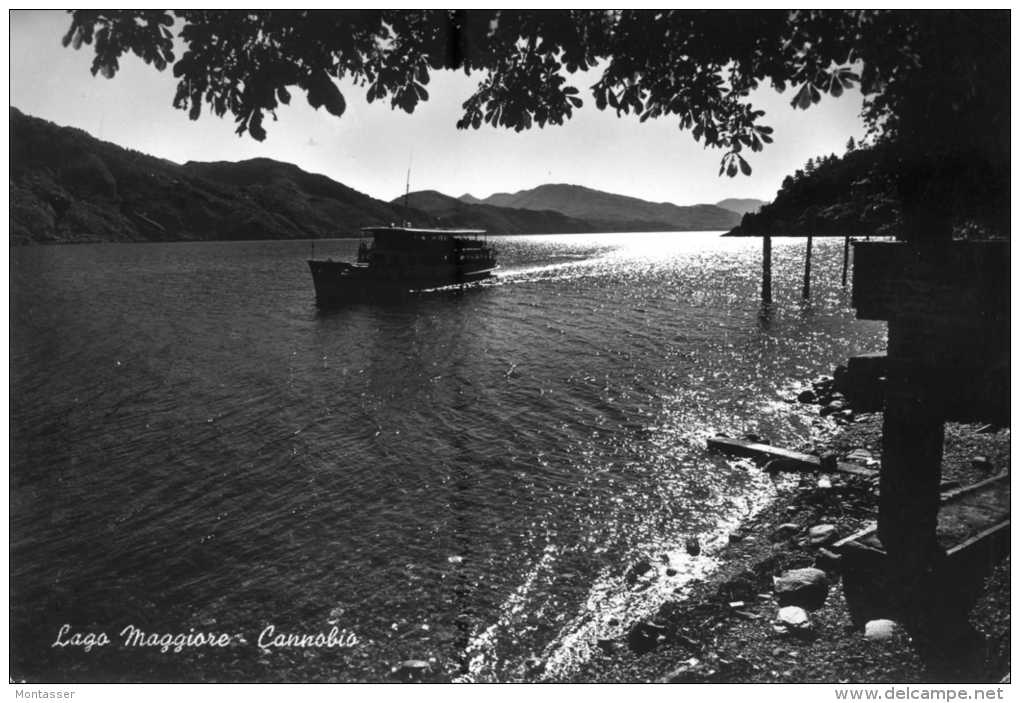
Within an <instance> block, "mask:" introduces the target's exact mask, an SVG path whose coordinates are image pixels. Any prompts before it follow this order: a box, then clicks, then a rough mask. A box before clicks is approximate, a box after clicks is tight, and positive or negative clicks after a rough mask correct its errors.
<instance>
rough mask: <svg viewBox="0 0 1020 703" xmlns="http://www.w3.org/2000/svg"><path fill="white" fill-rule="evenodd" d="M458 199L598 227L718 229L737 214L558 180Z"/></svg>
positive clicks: (728, 224)
mask: <svg viewBox="0 0 1020 703" xmlns="http://www.w3.org/2000/svg"><path fill="white" fill-rule="evenodd" d="M460 200H461V201H462V202H465V203H468V204H473V205H478V204H485V205H494V206H496V207H502V208H517V209H525V210H553V211H556V212H561V213H563V214H564V215H567V216H569V217H574V218H577V219H581V220H585V221H587V222H590V223H592V225H594V226H595V227H596V228H597V229H598V230H617V231H637V230H642V229H643V230H681V231H698V230H718V229H729V228H731V227H733V226H734V225H736V224H737V223H738V222H739V221H740V215H739V214H738V213H736V212H734V211H732V210H726V209H724V208H721V207H718V206H716V205H688V206H680V205H674V204H673V203H653V202H650V201H647V200H641V199H640V198H632V197H628V196H625V195H616V194H615V193H606V192H603V191H600V190H594V189H592V188H585V187H583V186H575V185H567V184H562V183H557V184H546V185H541V186H538V187H537V188H532V189H530V190H522V191H518V192H516V193H495V194H493V195H490V196H489V197H488V198H483V199H478V198H475V197H473V196H471V195H464V196H461V198H460Z"/></svg>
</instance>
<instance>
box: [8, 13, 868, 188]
mask: <svg viewBox="0 0 1020 703" xmlns="http://www.w3.org/2000/svg"><path fill="white" fill-rule="evenodd" d="M69 25H70V18H69V17H68V16H67V15H66V14H65V13H64V12H62V11H52V10H14V11H12V12H11V13H10V27H11V44H10V73H11V83H10V85H11V104H12V105H13V106H14V107H17V108H18V109H19V110H21V111H22V112H24V113H26V114H29V115H33V116H36V117H41V118H43V119H46V120H50V121H52V122H55V123H56V124H59V125H67V126H73V127H78V128H80V129H83V130H85V131H86V132H89V133H90V134H92V135H93V136H96V137H98V138H100V139H103V140H106V141H110V142H114V143H116V144H118V145H120V146H123V147H128V148H132V149H136V150H138V151H141V152H144V153H147V154H152V155H154V156H158V157H161V158H164V159H169V160H171V161H175V162H177V163H185V162H187V161H240V160H243V159H249V158H255V157H267V158H271V159H276V160H278V161H285V162H289V163H293V164H297V165H298V166H300V167H301V168H302V169H304V170H306V171H309V172H313V173H321V174H324V175H326V176H329V177H330V178H332V179H334V180H336V181H340V182H341V183H344V184H345V185H348V186H350V187H351V188H354V189H356V190H359V191H361V192H363V193H367V194H369V195H371V196H373V197H376V198H380V199H383V200H392V199H394V198H396V197H398V196H400V195H401V194H403V191H404V186H405V179H406V178H407V171H408V168H410V171H411V174H410V178H411V190H412V191H415V190H426V189H430V190H438V191H440V192H442V193H446V194H447V195H452V196H459V195H462V194H464V193H471V194H472V195H475V196H477V197H485V196H488V195H491V194H492V193H494V192H515V191H518V190H524V189H528V188H533V187H535V186H538V185H541V184H543V183H572V184H576V185H582V186H587V187H589V188H595V189H597V190H603V191H608V192H612V193H620V194H623V195H629V196H633V197H637V198H643V199H645V200H651V201H655V202H673V203H676V204H678V205H690V204H695V203H714V202H717V201H719V200H721V199H723V198H730V197H735V198H759V199H762V200H771V199H772V198H773V197H774V196H775V193H776V191H777V190H778V189H779V186H780V184H781V182H782V180H783V178H784V177H785V176H787V175H789V174H791V173H793V172H794V171H795V170H796V169H798V168H801V167H802V166H803V165H804V163H805V162H806V161H807V160H808V159H809V158H812V157H815V156H820V155H827V154H830V153H835V154H842V153H843V152H844V150H845V145H846V143H847V140H848V139H849V138H850V137H854V138H855V139H856V140H860V139H861V138H862V137H863V136H864V127H863V125H862V123H861V120H860V117H859V115H860V110H861V96H860V93H859V92H856V91H853V92H848V93H847V94H845V95H844V96H843V97H842V98H840V99H838V100H836V99H833V98H829V97H827V96H826V97H823V99H822V102H821V103H819V104H818V105H815V106H813V107H811V108H810V109H808V110H806V111H804V110H794V109H793V108H792V107H790V105H789V101H790V99H791V98H792V97H793V93H792V91H790V90H787V92H786V93H785V94H783V95H781V94H778V93H776V92H775V91H773V90H772V89H770V88H762V89H760V90H759V91H758V92H757V93H756V94H755V95H753V96H752V102H753V103H754V104H755V106H756V107H758V108H759V109H762V110H765V112H766V115H765V118H764V120H763V123H764V124H768V125H770V126H772V127H773V128H774V129H775V133H774V134H773V137H774V138H775V142H774V143H773V144H771V145H766V147H765V150H764V151H763V152H759V153H757V154H751V155H750V156H751V158H749V162H750V163H751V166H752V168H753V169H754V171H753V173H752V175H751V176H750V177H746V176H742V175H740V176H737V177H736V178H729V177H727V176H725V175H724V176H721V177H720V176H718V175H717V174H718V172H719V163H720V158H721V156H722V152H721V151H719V150H715V149H705V148H704V147H703V146H702V145H701V144H699V143H697V142H695V141H694V139H693V138H692V137H691V135H690V132H684V131H681V130H680V129H679V128H678V126H677V122H676V120H675V119H670V118H668V117H667V118H660V119H658V120H648V121H647V122H644V123H640V122H638V120H637V118H636V117H634V116H633V115H629V116H628V115H625V116H623V117H617V116H616V113H615V111H613V110H612V109H610V110H608V111H600V110H598V109H596V108H595V105H594V99H593V98H592V97H591V95H590V92H588V90H587V88H588V87H590V86H591V85H592V84H594V83H595V82H596V81H597V79H598V75H597V70H596V69H593V70H591V71H589V72H587V74H575V75H574V76H572V77H571V82H572V83H574V84H575V85H577V86H578V87H579V88H580V89H581V97H582V99H584V101H585V105H584V106H583V107H582V108H580V109H579V110H575V111H574V116H573V118H572V119H570V120H568V121H567V122H566V124H565V125H563V126H552V127H546V128H544V129H539V128H532V129H530V130H526V131H524V132H514V131H513V130H507V129H505V128H496V127H491V126H488V125H483V126H482V128H481V129H478V130H458V129H457V128H456V123H457V120H458V119H459V117H460V116H461V113H462V109H461V104H462V103H463V102H464V100H466V99H467V97H468V96H469V95H470V94H471V93H472V92H473V90H474V88H475V86H476V85H477V83H478V82H479V81H480V80H481V75H480V74H475V75H472V76H465V75H464V74H463V72H434V73H433V74H432V77H431V82H430V84H429V86H428V88H429V93H430V99H429V100H428V102H426V103H422V104H419V106H418V107H417V109H416V110H415V112H414V113H413V114H411V115H408V114H407V113H405V112H403V111H401V110H393V109H391V108H390V106H389V104H388V102H385V101H384V102H376V103H373V104H368V103H367V102H366V100H365V98H364V94H363V92H360V91H359V90H357V89H355V88H353V87H352V86H350V85H346V84H344V83H341V84H340V87H341V91H342V92H343V94H344V97H345V98H346V101H347V111H346V112H345V113H344V115H343V116H342V117H340V118H337V117H334V116H333V115H330V114H329V113H328V112H326V110H325V109H324V108H323V109H320V110H318V111H316V110H314V109H312V108H311V107H310V106H308V104H307V102H306V101H305V99H304V96H303V95H302V94H300V93H299V92H298V91H297V90H295V91H292V93H294V98H293V99H292V100H291V104H290V105H287V106H281V107H280V109H278V110H277V118H278V119H277V121H276V122H273V121H272V120H271V119H267V121H266V123H265V125H264V126H265V127H266V129H267V131H268V137H267V138H266V140H265V141H263V142H257V141H255V140H254V139H252V138H251V137H249V136H247V135H245V136H241V137H239V136H237V135H236V134H235V133H234V128H235V126H234V121H233V119H232V118H231V117H230V116H229V115H228V116H227V117H225V118H222V119H221V118H218V117H216V116H215V115H213V114H211V113H208V112H203V115H202V116H201V117H200V118H199V119H198V120H197V121H191V120H189V119H188V116H187V114H186V112H184V111H182V110H177V109H174V108H173V106H172V100H173V95H174V90H175V85H176V81H175V79H174V78H173V75H172V73H171V70H170V69H167V70H165V71H163V72H159V71H157V70H156V69H155V68H153V67H151V66H147V65H145V64H144V63H143V62H142V61H141V60H140V59H138V58H136V57H134V56H133V55H131V56H125V57H123V58H122V60H121V70H120V71H119V72H118V73H117V75H116V77H115V78H113V79H106V78H103V77H101V76H100V77H93V76H92V74H91V73H90V70H89V67H90V65H91V60H92V56H93V50H92V48H91V47H89V46H84V47H83V48H82V49H81V50H79V51H75V50H74V49H71V48H63V47H62V46H61V45H60V39H61V37H62V36H63V34H64V33H65V32H66V31H67V28H68V26H69ZM178 55H180V52H178ZM15 138H16V137H15Z"/></svg>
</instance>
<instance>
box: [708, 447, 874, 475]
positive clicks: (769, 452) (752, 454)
mask: <svg viewBox="0 0 1020 703" xmlns="http://www.w3.org/2000/svg"><path fill="white" fill-rule="evenodd" d="M708 448H709V449H713V450H715V451H718V452H722V453H724V454H732V455H735V456H744V457H749V458H751V459H754V460H755V461H758V462H760V463H764V462H767V461H771V460H773V459H781V460H783V461H784V462H789V466H790V468H792V469H794V470H797V471H821V470H822V460H821V459H819V458H818V457H817V456H815V455H814V454H804V453H802V452H794V451H791V450H789V449H782V448H780V447H773V446H771V445H768V444H760V443H758V442H748V441H746V440H743V439H732V438H730V437H709V439H708ZM836 470H837V471H839V472H840V473H845V474H853V475H855V476H865V477H868V478H870V477H872V476H877V475H878V472H877V471H875V470H874V469H868V468H865V467H863V466H858V465H857V464H851V463H849V462H845V461H840V462H838V463H837V464H836Z"/></svg>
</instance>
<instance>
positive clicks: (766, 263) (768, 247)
mask: <svg viewBox="0 0 1020 703" xmlns="http://www.w3.org/2000/svg"><path fill="white" fill-rule="evenodd" d="M761 302H763V303H765V304H771V303H772V237H771V235H768V234H765V235H762V238H761Z"/></svg>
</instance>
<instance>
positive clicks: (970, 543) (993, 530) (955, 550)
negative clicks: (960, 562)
mask: <svg viewBox="0 0 1020 703" xmlns="http://www.w3.org/2000/svg"><path fill="white" fill-rule="evenodd" d="M1009 525H1010V520H1009V518H1006V519H1005V520H1003V521H1001V522H998V523H996V524H994V525H992V526H991V527H989V528H988V529H987V530H982V531H981V532H979V533H977V534H976V535H974V536H973V537H971V538H969V539H966V540H964V541H963V542H961V543H960V544H958V545H956V546H955V547H952V548H951V549H949V550H948V551H947V552H946V557H947V558H950V559H952V558H953V557H956V556H957V555H959V554H962V553H964V552H966V551H967V550H969V549H974V548H976V547H979V546H980V545H981V544H982V543H984V542H987V541H989V540H994V539H996V538H997V537H999V536H1000V535H1003V536H1004V535H1005V534H1009Z"/></svg>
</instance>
